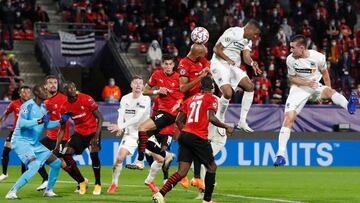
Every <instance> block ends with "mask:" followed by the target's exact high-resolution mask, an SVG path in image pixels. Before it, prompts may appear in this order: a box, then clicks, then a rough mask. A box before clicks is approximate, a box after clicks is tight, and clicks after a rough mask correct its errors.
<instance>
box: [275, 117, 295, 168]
mask: <svg viewBox="0 0 360 203" xmlns="http://www.w3.org/2000/svg"><path fill="white" fill-rule="evenodd" d="M295 118H296V111H288V112H285V114H284V122H283V125H282V127H281V129H280V132H279V141H278V142H279V149H278V153H277V156H276V161H275V163H274V166H275V167H276V166H283V165H285V164H286V160H285V156H286V145H287V143H288V141H289V139H290V133H291V128H292V126H293V125H294V121H295Z"/></svg>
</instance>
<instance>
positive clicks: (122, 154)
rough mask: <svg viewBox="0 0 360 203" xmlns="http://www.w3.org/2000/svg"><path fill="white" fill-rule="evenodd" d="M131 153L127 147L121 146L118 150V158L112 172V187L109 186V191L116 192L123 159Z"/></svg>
mask: <svg viewBox="0 0 360 203" xmlns="http://www.w3.org/2000/svg"><path fill="white" fill-rule="evenodd" d="M128 154H129V151H128V150H127V149H125V148H121V149H120V150H119V151H118V154H117V156H116V160H115V163H114V166H113V174H112V182H111V185H110V187H109V188H108V190H107V192H109V193H113V192H116V189H117V187H118V183H119V176H120V173H121V170H122V167H123V161H124V159H125V157H126V156H127V155H128Z"/></svg>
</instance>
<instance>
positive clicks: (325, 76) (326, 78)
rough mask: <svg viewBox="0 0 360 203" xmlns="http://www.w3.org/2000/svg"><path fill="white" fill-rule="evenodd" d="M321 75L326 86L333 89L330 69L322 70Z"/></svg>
mask: <svg viewBox="0 0 360 203" xmlns="http://www.w3.org/2000/svg"><path fill="white" fill-rule="evenodd" d="M321 74H322V78H323V80H324V83H325V85H326V86H328V87H330V88H331V80H330V75H329V71H328V69H323V70H321Z"/></svg>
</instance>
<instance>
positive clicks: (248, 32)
mask: <svg viewBox="0 0 360 203" xmlns="http://www.w3.org/2000/svg"><path fill="white" fill-rule="evenodd" d="M260 33H261V26H260V24H259V22H257V21H256V20H254V19H250V20H249V21H248V22H247V23H246V25H245V28H244V37H245V38H246V39H249V40H254V39H255V38H256V37H257V36H259V35H260Z"/></svg>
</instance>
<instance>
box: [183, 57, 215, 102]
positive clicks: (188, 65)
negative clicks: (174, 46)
mask: <svg viewBox="0 0 360 203" xmlns="http://www.w3.org/2000/svg"><path fill="white" fill-rule="evenodd" d="M206 67H207V68H210V62H209V61H208V60H207V59H206V58H204V57H202V58H201V59H200V60H199V61H198V62H195V61H192V60H191V59H190V58H188V57H185V58H182V59H181V60H180V62H179V66H178V70H179V74H180V77H187V78H189V82H191V81H193V80H195V79H196V78H197V77H198V76H199V72H200V71H202V70H203V69H204V68H206ZM199 92H200V81H199V82H198V83H196V84H195V85H194V87H192V88H191V89H190V90H189V91H188V92H186V93H185V98H189V97H191V96H193V95H195V94H197V93H199Z"/></svg>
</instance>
